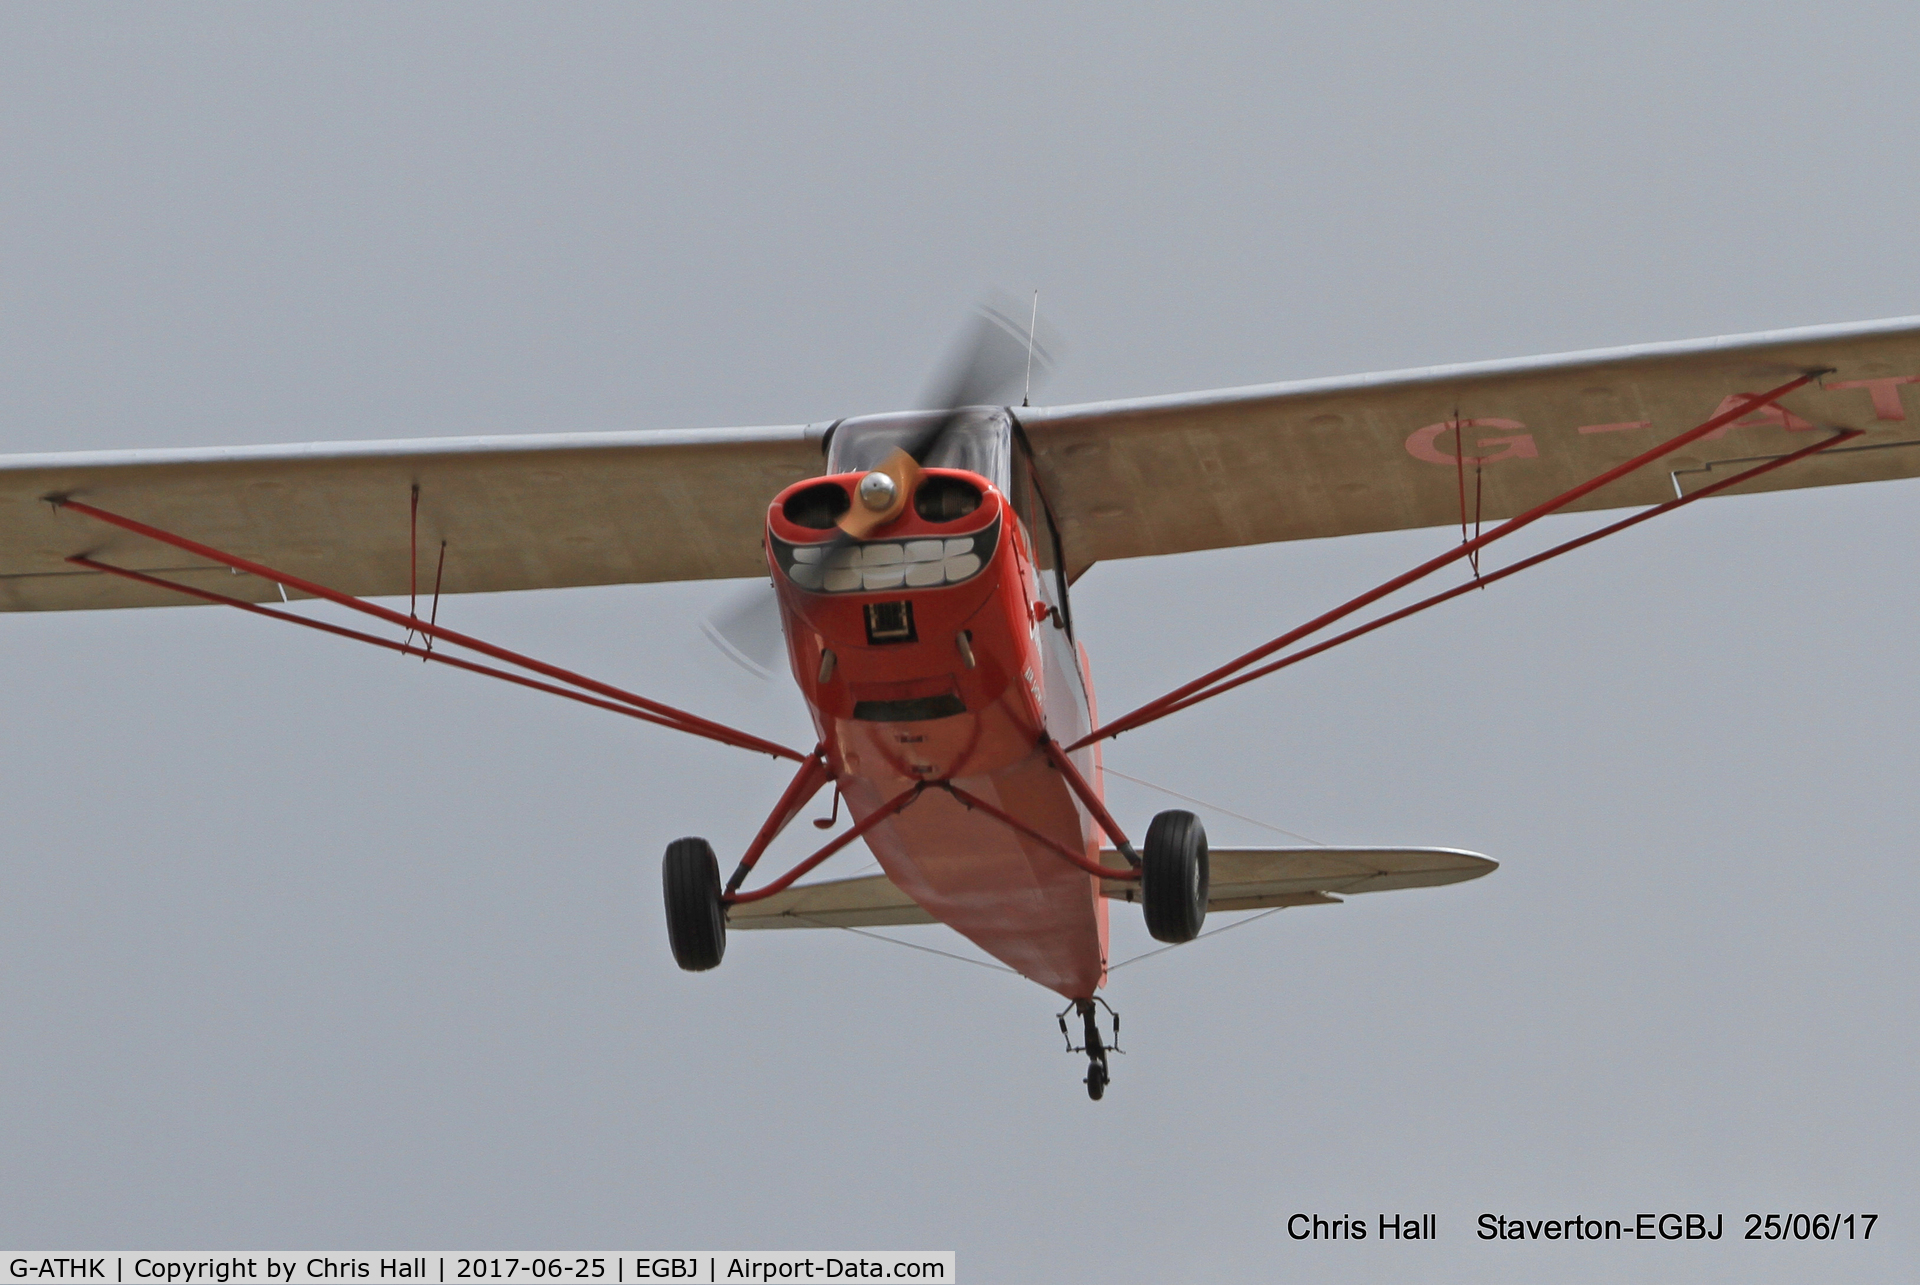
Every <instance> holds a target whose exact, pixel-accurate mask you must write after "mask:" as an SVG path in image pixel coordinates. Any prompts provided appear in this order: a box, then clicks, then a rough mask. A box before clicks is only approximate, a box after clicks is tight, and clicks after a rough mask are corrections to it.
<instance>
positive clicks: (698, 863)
mask: <svg viewBox="0 0 1920 1285" xmlns="http://www.w3.org/2000/svg"><path fill="white" fill-rule="evenodd" d="M660 876H661V882H662V883H663V884H664V885H665V889H666V894H667V941H668V943H669V944H670V945H671V946H672V947H673V962H674V963H676V964H678V965H680V967H682V968H684V969H686V970H687V971H688V972H690V973H701V972H705V971H706V970H707V969H709V968H716V967H718V966H719V964H720V957H721V956H722V955H725V954H726V953H727V908H726V905H725V904H724V903H723V902H722V901H721V900H720V860H719V858H717V857H715V856H714V855H713V845H712V844H710V843H708V842H707V841H706V840H705V839H675V840H674V841H673V842H672V843H670V844H668V845H667V855H666V858H665V859H664V860H663V861H662V862H661V863H660Z"/></svg>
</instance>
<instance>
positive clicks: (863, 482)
mask: <svg viewBox="0 0 1920 1285" xmlns="http://www.w3.org/2000/svg"><path fill="white" fill-rule="evenodd" d="M859 491H860V503H862V504H864V505H866V506H867V507H868V508H869V509H872V510H873V511H874V512H875V513H885V512H886V511H887V510H888V509H890V508H892V507H893V502H894V498H895V497H896V496H897V495H898V494H899V484H898V483H896V482H895V481H894V480H893V479H892V478H891V477H889V476H888V475H887V474H885V473H882V472H881V471H879V470H878V469H875V470H874V471H873V472H871V473H869V474H867V475H866V476H865V477H863V478H861V479H860V486H859Z"/></svg>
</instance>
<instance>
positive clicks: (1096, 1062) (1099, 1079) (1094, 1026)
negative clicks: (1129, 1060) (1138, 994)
mask: <svg viewBox="0 0 1920 1285" xmlns="http://www.w3.org/2000/svg"><path fill="white" fill-rule="evenodd" d="M1096 1005H1098V1006H1099V1007H1098V1008H1096V1007H1095V1006H1096ZM1101 1008H1104V1009H1106V1010H1107V1015H1108V1016H1109V1017H1111V1018H1112V1019H1113V1043H1112V1044H1108V1043H1107V1042H1106V1041H1105V1040H1103V1039H1101V1038H1100V1024H1099V1022H1097V1021H1096V1020H1095V1015H1096V1014H1097V1013H1098V1012H1099V1009H1101ZM1068 1013H1078V1014H1079V1015H1080V1021H1081V1023H1082V1027H1081V1029H1082V1032H1083V1034H1082V1036H1081V1040H1082V1042H1081V1043H1079V1044H1075V1043H1074V1042H1073V1036H1072V1035H1070V1034H1068V1032H1067V1014H1068ZM1059 1021H1060V1034H1062V1035H1064V1036H1066V1040H1067V1052H1069V1053H1085V1054H1086V1055H1087V1078H1086V1079H1085V1080H1082V1081H1081V1083H1083V1084H1085V1085H1086V1086H1087V1096H1088V1097H1090V1098H1092V1099H1093V1100H1094V1101H1095V1102H1098V1101H1099V1100H1100V1099H1101V1098H1103V1097H1105V1096H1106V1095H1107V1085H1108V1084H1110V1083H1111V1082H1112V1081H1113V1075H1112V1073H1111V1072H1110V1071H1109V1070H1108V1067H1107V1054H1109V1053H1123V1052H1125V1051H1126V1050H1124V1049H1122V1048H1121V1047H1120V1014H1118V1013H1116V1012H1114V1011H1113V1005H1111V1004H1109V1003H1107V1001H1105V1000H1103V999H1100V998H1098V997H1097V996H1096V997H1095V998H1093V999H1077V1000H1075V1001H1073V1003H1071V1004H1069V1005H1067V1006H1066V1007H1065V1008H1063V1009H1061V1010H1060V1013H1059Z"/></svg>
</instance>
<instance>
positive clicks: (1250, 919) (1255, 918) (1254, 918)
mask: <svg viewBox="0 0 1920 1285" xmlns="http://www.w3.org/2000/svg"><path fill="white" fill-rule="evenodd" d="M1285 909H1287V907H1285V906H1275V907H1274V908H1273V909H1271V910H1263V911H1261V912H1260V913H1259V914H1257V915H1248V916H1247V917H1246V918H1245V919H1241V920H1238V921H1236V922H1234V923H1231V924H1227V925H1226V926H1224V927H1221V928H1215V929H1214V930H1213V931H1212V932H1204V933H1201V934H1200V935H1199V936H1198V937H1195V938H1194V939H1193V941H1178V942H1175V943H1174V944H1173V945H1171V946H1162V947H1160V949H1158V950H1150V951H1148V952H1147V953H1146V954H1144V955H1135V956H1134V957H1133V958H1131V959H1123V960H1121V961H1120V962H1119V963H1117V964H1114V965H1112V966H1110V967H1109V968H1108V969H1107V971H1108V972H1109V973H1117V972H1119V971H1120V970H1121V969H1123V968H1125V967H1126V966H1127V965H1128V964H1137V963H1139V962H1140V961H1141V960H1143V959H1152V958H1153V957H1154V956H1155V955H1164V954H1166V953H1167V952H1168V951H1170V950H1178V949H1180V947H1182V946H1191V945H1193V942H1195V941H1205V940H1206V939H1207V938H1209V937H1218V936H1219V935H1220V934H1221V933H1230V932H1232V931H1233V930H1234V929H1236V928H1245V927H1246V926H1247V925H1248V924H1252V923H1258V922H1259V921H1260V920H1262V919H1265V918H1266V917H1267V916H1269V915H1277V914H1279V913H1280V912H1281V911H1283V910H1285Z"/></svg>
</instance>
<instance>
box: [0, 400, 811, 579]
mask: <svg viewBox="0 0 1920 1285" xmlns="http://www.w3.org/2000/svg"><path fill="white" fill-rule="evenodd" d="M825 431H826V425H824V424H819V425H801V426H793V427H785V428H745V429H713V430H705V431H695V432H638V433H568V434H551V435H541V436H528V437H471V438H424V439H419V440H415V441H393V442H321V443H314V444H311V445H305V446H266V447H247V448H241V449H220V448H215V449H206V450H180V451H112V452H108V451H101V452H87V453H83V454H70V455H14V456H0V610H9V611H59V610H71V609H76V608H87V607H142V606H155V605H165V606H173V605H177V604H179V603H181V602H183V601H187V599H183V598H182V597H180V596H179V595H176V594H172V593H169V592H168V591H166V590H164V589H154V588H149V587H147V586H144V585H140V584H137V583H133V582H130V581H126V580H122V579H119V578H117V577H113V576H108V575H104V574H101V573H98V572H91V571H86V570H83V569H81V568H78V567H74V566H71V565H69V564H68V563H67V562H66V559H67V558H68V557H69V556H71V555H73V554H81V553H84V554H88V555H90V556H94V557H97V558H99V559H100V560H101V561H104V562H111V563H114V564H116V565H122V566H128V567H132V568H135V569H137V570H142V571H148V572H153V573H155V574H162V575H164V576H165V578H167V579H169V580H175V581H178V582H180V583H183V584H190V585H196V586H198V587H200V588H205V589H214V590H217V591H219V592H221V593H224V594H227V595H229V596H231V597H236V598H245V599H249V600H251V601H256V602H258V601H264V600H266V599H268V598H278V596H279V592H278V590H277V589H276V588H275V587H274V586H273V585H272V584H271V583H267V582H263V581H260V580H256V579H254V578H253V577H251V576H232V575H230V574H229V573H228V572H227V571H226V569H225V568H222V567H214V566H210V565H207V564H204V563H196V562H195V560H194V559H192V558H188V557H185V556H183V555H182V554H180V553H179V552H177V551H175V550H173V549H169V548H167V547H166V546H164V545H161V544H158V543H156V542H153V541H150V540H146V539H143V538H141V537H139V536H135V535H130V534H127V533H125V532H120V531H115V530H113V529H111V528H108V527H105V526H102V525H100V524H98V523H96V522H93V521H90V520H88V519H87V518H85V517H82V516H80V515H78V514H75V513H71V512H68V513H62V512H60V511H58V510H57V509H55V508H54V507H53V506H52V505H50V504H48V503H47V502H46V499H45V497H47V496H49V495H60V496H71V497H72V498H74V499H80V500H86V501H87V502H89V503H91V504H95V505H98V506H100V507H101V508H104V509H110V510H112V511H114V512H116V513H120V514H123V515H125V516H128V517H132V518H136V519H138V520H140V521H142V522H146V523H148V524H150V525H153V526H158V527H161V528H163V529H165V530H170V531H174V532H178V533H180V534H182V535H186V536H190V537H191V538H193V539H196V540H199V541H201V542H203V543H206V544H210V545H213V546H215V547H217V548H222V549H226V550H230V551H232V552H235V553H238V554H240V555H242V556H243V557H248V558H252V559H253V560H255V561H258V562H263V563H265V564H267V565H268V566H271V567H275V568H278V569H279V570H282V571H286V572H290V573H292V574H294V575H299V576H304V577H307V578H308V579H311V580H316V581H319V582H320V583H322V584H325V585H327V586H328V587H330V588H334V589H338V590H340V591H342V592H345V593H351V594H356V595H360V596H363V597H365V596H378V595H386V594H404V593H406V592H407V591H408V587H409V581H410V572H409V546H410V544H413V543H416V542H417V546H418V550H419V553H418V564H419V565H418V571H417V573H415V574H416V575H417V578H418V581H419V585H420V588H421V589H422V591H425V590H427V589H430V588H431V586H432V583H433V578H434V575H435V571H436V569H437V564H438V560H439V551H440V542H441V541H442V540H444V541H446V543H447V554H446V566H445V577H444V579H445V583H444V586H443V588H444V590H445V592H448V593H474V592H485V591H491V590H501V589H549V588H559V587H562V586H567V585H593V584H631V583H637V582H643V581H654V580H702V579H710V578H729V577H736V576H753V575H764V574H765V573H766V562H765V559H764V555H763V554H762V553H761V547H760V542H761V539H762V538H763V534H762V533H763V529H764V524H765V515H766V506H767V502H768V501H769V500H770V499H771V498H772V497H773V496H774V494H775V493H776V492H778V491H779V490H780V489H781V488H783V487H785V486H786V485H787V484H788V483H790V482H793V481H795V480H796V479H799V478H803V477H807V476H809V475H811V474H814V473H818V472H819V471H820V441H821V438H822V437H823V436H824V435H825ZM416 485H417V486H419V488H420V505H419V520H418V526H417V530H416V528H415V526H414V523H413V518H412V505H413V501H412V488H413V487H414V486H416Z"/></svg>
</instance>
